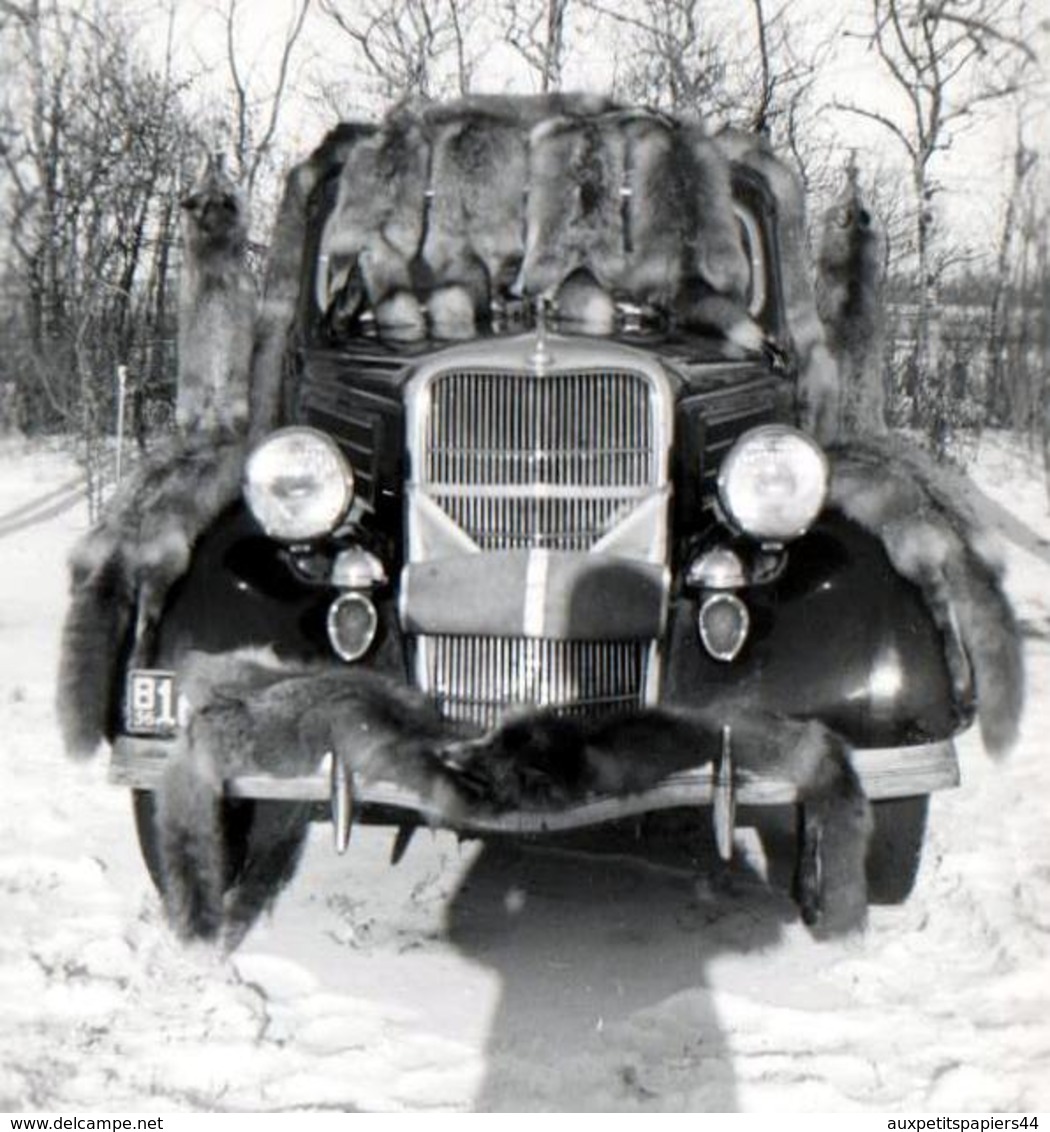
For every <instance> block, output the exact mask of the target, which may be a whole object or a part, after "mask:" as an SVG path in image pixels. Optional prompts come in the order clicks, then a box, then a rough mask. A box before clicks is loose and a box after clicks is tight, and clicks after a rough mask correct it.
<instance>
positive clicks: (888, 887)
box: [867, 794, 930, 904]
mask: <svg viewBox="0 0 1050 1132" xmlns="http://www.w3.org/2000/svg"><path fill="white" fill-rule="evenodd" d="M929 808H930V798H929V795H928V794H921V795H918V796H917V797H914V798H893V799H887V800H884V801H881V802H873V803H872V805H871V812H872V817H873V819H874V826H873V828H872V833H871V841H870V842H869V844H868V860H867V875H868V903H869V904H902V903H903V902H904V901H905V900H907V899H908V897H909V896H910V895H911V892H912V889H913V888H914V887H915V881H916V878H917V877H918V875H919V865H920V863H921V861H922V846H923V841H924V840H925V836H926V817H927V814H928V812H929Z"/></svg>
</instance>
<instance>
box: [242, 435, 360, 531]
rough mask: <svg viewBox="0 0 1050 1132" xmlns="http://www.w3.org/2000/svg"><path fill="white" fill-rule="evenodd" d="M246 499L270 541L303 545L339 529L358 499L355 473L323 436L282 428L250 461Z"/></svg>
mask: <svg viewBox="0 0 1050 1132" xmlns="http://www.w3.org/2000/svg"><path fill="white" fill-rule="evenodd" d="M244 497H245V499H246V500H247V501H248V506H249V507H250V508H251V512H252V514H253V515H254V516H255V518H256V519H258V521H259V525H260V526H261V527H262V528H263V530H264V531H265V532H266V533H267V534H268V535H269V536H270V537H271V538H276V539H280V540H281V541H282V542H304V541H307V540H309V539H314V538H319V537H320V536H321V535H326V534H328V533H329V532H330V531H333V530H335V528H336V527H337V526H338V525H339V523H340V521H341V520H342V518H343V516H344V515H345V514H346V512H347V510H348V509H349V507H350V502H351V500H352V499H353V497H354V474H353V472H352V471H351V470H350V465H349V464H348V463H347V462H346V459H345V457H344V456H343V454H342V452H340V451H339V449H338V448H337V447H336V445H335V443H334V442H333V441H332V440H330V439H329V438H328V437H327V436H325V434H324V433H323V432H317V431H316V430H315V429H312V428H284V429H280V430H279V431H278V432H275V433H273V435H272V436H269V437H267V439H266V440H264V441H263V443H262V444H260V445H259V447H258V448H256V449H255V451H254V452H253V453H252V454H251V456H249V457H248V465H247V468H246V469H245V475H244Z"/></svg>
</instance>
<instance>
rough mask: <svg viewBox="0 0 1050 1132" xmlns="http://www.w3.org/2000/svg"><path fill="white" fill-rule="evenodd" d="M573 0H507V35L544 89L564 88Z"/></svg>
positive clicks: (541, 88) (542, 89)
mask: <svg viewBox="0 0 1050 1132" xmlns="http://www.w3.org/2000/svg"><path fill="white" fill-rule="evenodd" d="M571 6H572V0H504V3H503V14H504V28H505V31H504V35H505V38H506V41H507V43H509V44H510V45H511V47H513V48H514V50H515V51H517V53H518V54H519V55H520V56H521V57H522V59H524V60H525V62H526V63H527V64H528V65H529V67H530V68H531V69H532V70H533V71H534V72H535V74H536V76H537V78H538V79H539V86H540V90H541V91H542V92H543V93H544V94H546V93H548V92H549V91H557V90H561V86H562V75H563V72H564V68H565V55H566V50H567V47H568V38H567V36H568V31H567V28H566V18H567V16H568V13H569V9H570V7H571Z"/></svg>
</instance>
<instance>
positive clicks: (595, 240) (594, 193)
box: [517, 118, 626, 297]
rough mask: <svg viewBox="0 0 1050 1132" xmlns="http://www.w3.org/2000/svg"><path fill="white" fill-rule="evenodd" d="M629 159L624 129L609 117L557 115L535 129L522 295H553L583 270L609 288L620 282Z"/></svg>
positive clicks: (622, 264)
mask: <svg viewBox="0 0 1050 1132" xmlns="http://www.w3.org/2000/svg"><path fill="white" fill-rule="evenodd" d="M625 157H626V142H625V138H624V135H623V132H622V131H621V130H620V129H619V128H618V125H617V124H616V123H615V122H610V121H608V120H606V119H603V118H591V119H577V118H552V119H550V120H549V121H546V122H542V123H541V124H540V125H538V126H536V127H535V128H534V129H533V131H532V133H531V134H530V136H529V181H528V183H529V201H528V206H527V209H526V227H527V235H526V242H525V261H524V263H523V264H522V269H521V279H520V282H519V284H518V285H517V286H518V287H519V289H520V290H521V291H522V292H524V293H525V294H530V295H545V296H548V297H553V296H554V295H555V293H556V292H557V290H558V287H559V286H560V285H561V284H562V283H563V282H564V281H565V280H566V279H568V278H569V276H570V275H572V274H573V273H574V272H576V271H586V272H587V273H588V274H589V275H590V276H591V277H592V278H593V279H594V281H595V282H596V283H597V284H598V285H599V286H600V287H602V288H604V289H606V290H609V291H611V290H613V289H615V288H616V287H617V286H618V285H619V283H620V281H621V280H622V278H623V274H624V267H625V264H626V260H625V252H624V247H625V244H624V212H623V204H622V200H621V196H620V189H621V187H622V185H623V183H624V162H625Z"/></svg>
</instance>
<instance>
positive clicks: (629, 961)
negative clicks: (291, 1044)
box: [448, 814, 796, 1111]
mask: <svg viewBox="0 0 1050 1132" xmlns="http://www.w3.org/2000/svg"><path fill="white" fill-rule="evenodd" d="M702 817H703V815H702V814H690V815H688V822H689V823H692V825H693V827H695V824H696V823H697V819H698V818H701V819H702ZM676 818H677V816H676ZM676 818H675V819H670V820H669V819H668V818H667V817H664V818H659V819H655V818H650V819H647V820H646V821H645V822H644V823H643V825H642V826H641V827H640V828H639V827H637V826H635V825H634V824H633V823H632V824H631V825H630V826H629V827H628V826H626V825H625V826H624V827H616V828H615V829H604V830H600V831H597V830H596V831H591V832H589V833H587V834H586V835H583V834H577V835H574V836H573V837H572V838H564V839H559V840H558V841H549V840H544V841H540V842H533V843H527V842H522V841H520V840H513V841H507V842H501V841H494V842H490V843H488V844H487V845H486V846H485V847H484V848H483V849H482V851H481V853H480V854H479V855H478V857H477V859H476V861H475V862H474V864H473V866H472V867H471V869H470V871H469V872H468V873H467V875H466V876H465V877H464V879H463V882H462V884H461V885H460V887H459V889H458V891H457V892H456V894H455V895H454V897H453V898H452V900H451V902H450V904H449V909H448V936H449V939H450V940H451V942H452V943H453V944H454V945H455V946H456V947H458V948H459V949H460V950H462V951H463V952H464V953H466V954H467V955H469V956H470V958H471V959H472V960H473V961H475V962H478V961H480V962H481V963H483V964H485V965H487V966H489V967H490V968H491V969H493V970H494V971H495V972H496V973H497V974H498V975H499V978H500V981H501V990H500V998H499V1002H498V1005H497V1008H496V1012H495V1014H494V1017H493V1020H492V1024H491V1029H490V1034H489V1040H488V1046H487V1069H486V1075H485V1079H484V1082H483V1084H482V1087H481V1090H480V1092H479V1095H478V1097H477V1101H476V1107H477V1109H479V1110H481V1111H490V1110H504V1111H506V1110H509V1111H537V1110H562V1111H595V1110H608V1111H631V1110H635V1109H643V1110H644V1109H652V1110H657V1111H660V1110H670V1111H733V1110H734V1109H735V1108H736V1107H737V1098H736V1088H735V1080H734V1073H733V1063H732V1057H731V1051H730V1050H729V1049H728V1047H727V1044H726V1042H725V1040H724V1037H723V1034H722V1029H721V1026H720V1023H719V1018H718V1014H717V1011H716V1009H715V1005H714V1002H713V999H712V994H711V992H710V989H709V987H708V985H707V968H708V965H709V963H710V962H711V960H712V959H714V958H715V957H716V956H717V955H719V954H724V953H727V952H729V951H733V952H738V953H739V952H742V951H748V950H754V949H760V948H766V947H768V946H770V945H771V944H773V943H775V942H776V940H777V939H778V938H779V937H780V932H781V928H782V926H783V925H784V923H785V922H787V921H789V920H791V919H793V918H794V916H795V914H796V913H795V910H794V906H793V904H792V903H791V901H790V900H789V898H788V897H787V894H786V892H785V891H784V890H783V889H782V888H781V889H779V890H777V889H771V888H770V887H769V885H768V884H767V883H766V881H765V879H764V878H762V877H761V876H759V874H758V873H757V872H756V871H755V869H753V868H750V867H748V866H746V865H743V864H740V863H737V864H734V865H733V866H732V867H731V868H730V869H729V870H726V868H725V867H724V866H722V865H721V862H719V861H718V859H717V855H716V854H715V852H714V849H713V846H712V845H711V842H710V837H709V836H708V835H707V832H706V831H703V832H700V833H698V832H696V830H695V828H689V827H688V826H685V825H684V824H683V823H682V822H681V821H680V820H676Z"/></svg>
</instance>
